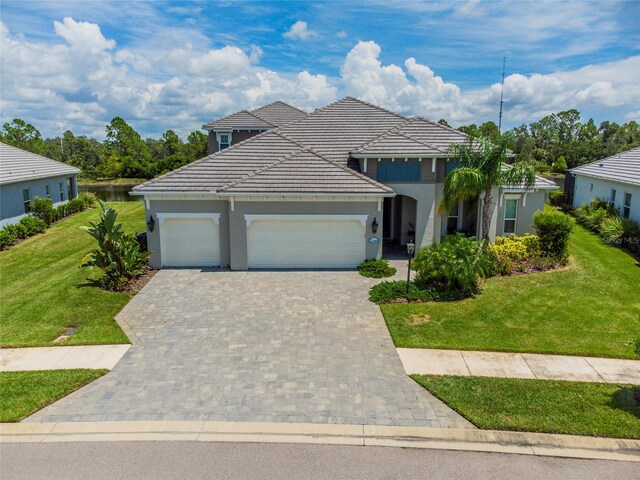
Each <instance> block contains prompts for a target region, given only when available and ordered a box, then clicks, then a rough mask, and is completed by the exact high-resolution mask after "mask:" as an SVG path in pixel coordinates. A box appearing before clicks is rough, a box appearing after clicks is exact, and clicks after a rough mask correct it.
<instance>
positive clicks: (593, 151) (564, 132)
mask: <svg viewBox="0 0 640 480" xmlns="http://www.w3.org/2000/svg"><path fill="white" fill-rule="evenodd" d="M440 123H442V124H444V125H446V124H447V123H446V121H445V120H440ZM458 130H460V131H462V132H465V133H466V134H468V135H471V136H475V137H478V136H484V137H487V138H489V139H493V140H496V139H497V138H498V137H499V136H500V131H499V130H498V126H497V125H496V124H495V123H494V122H485V123H483V124H482V125H476V124H471V125H464V126H462V127H459V128H458ZM508 133H510V134H511V138H512V143H511V145H510V149H511V151H512V152H513V153H514V154H515V155H516V157H515V160H524V161H529V162H534V163H535V165H536V169H537V170H538V171H539V172H542V173H544V172H550V171H554V172H556V173H561V172H564V171H565V170H566V169H567V168H574V167H577V166H579V165H584V164H585V163H589V162H593V161H595V160H598V159H600V158H604V157H608V156H611V155H615V154H616V153H620V152H624V151H625V150H629V149H631V148H635V147H637V146H640V126H639V125H638V123H637V122H635V121H630V122H627V123H625V124H623V125H619V124H617V123H615V122H609V121H605V122H602V123H600V125H596V124H595V122H594V121H593V119H591V118H590V119H589V120H588V121H587V122H585V123H582V122H581V121H580V112H578V110H575V109H573V110H566V111H564V112H559V113H553V114H551V115H547V116H546V117H543V118H542V119H540V120H538V121H537V122H532V123H530V124H528V125H527V124H523V125H520V126H519V127H515V128H513V129H511V130H510V131H509V132H508Z"/></svg>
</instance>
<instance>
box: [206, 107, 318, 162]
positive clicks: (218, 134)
mask: <svg viewBox="0 0 640 480" xmlns="http://www.w3.org/2000/svg"><path fill="white" fill-rule="evenodd" d="M307 115H308V113H307V112H305V111H303V110H300V109H299V108H296V107H293V106H291V105H289V104H288V103H284V102H273V103H270V104H269V105H265V106H264V107H260V108H256V109H255V110H251V111H247V110H242V111H240V112H236V113H233V114H231V115H228V116H226V117H224V118H221V119H219V120H215V121H213V122H209V123H205V124H204V125H203V126H202V128H203V129H205V130H207V131H208V132H209V154H212V153H215V152H218V151H220V150H224V149H225V148H227V147H230V146H231V145H235V144H236V143H240V142H242V141H243V140H246V139H247V138H250V137H253V136H255V135H257V134H258V133H262V132H266V131H267V130H272V129H274V128H278V127H284V126H285V125H287V124H289V123H293V122H295V121H297V120H300V119H301V118H304V117H306V116H307Z"/></svg>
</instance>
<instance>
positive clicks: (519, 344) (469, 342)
mask: <svg viewBox="0 0 640 480" xmlns="http://www.w3.org/2000/svg"><path fill="white" fill-rule="evenodd" d="M571 255H572V257H571V260H570V264H569V266H568V267H567V268H564V269H561V270H556V271H549V272H541V273H533V274H529V275H519V276H511V277H496V278H491V279H489V280H487V282H486V283H485V284H484V285H483V288H482V292H481V293H480V294H479V295H477V296H476V297H475V298H469V299H466V300H462V301H457V302H438V303H427V304H390V305H381V307H380V308H381V310H382V314H383V315H384V318H385V320H386V322H387V326H388V327H389V331H390V332H391V336H392V337H393V340H394V342H395V344H396V346H397V347H406V348H443V349H461V350H488V351H506V352H537V353H559V354H568V355H587V356H602V357H621V358H637V356H636V355H635V353H634V349H633V345H632V340H633V339H635V338H638V337H640V268H638V267H637V266H636V265H635V261H634V259H633V258H631V257H630V256H629V255H627V254H626V253H624V252H623V251H621V250H619V249H617V248H615V247H612V246H609V245H606V244H604V243H603V242H602V240H601V239H600V238H599V237H598V236H597V235H595V234H593V233H590V232H589V231H587V230H585V229H584V228H582V227H580V226H577V227H576V230H575V232H574V234H573V236H572V246H571Z"/></svg>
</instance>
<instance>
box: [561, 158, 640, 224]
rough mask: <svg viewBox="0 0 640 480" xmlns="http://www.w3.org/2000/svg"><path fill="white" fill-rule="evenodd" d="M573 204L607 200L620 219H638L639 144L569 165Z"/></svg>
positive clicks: (639, 217) (639, 191)
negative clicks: (589, 160) (622, 150)
mask: <svg viewBox="0 0 640 480" xmlns="http://www.w3.org/2000/svg"><path fill="white" fill-rule="evenodd" d="M569 173H570V174H571V176H572V177H573V192H569V194H570V195H571V193H573V197H572V198H573V201H572V204H573V206H574V207H577V206H580V205H584V204H587V203H589V202H590V201H591V200H592V199H594V198H602V199H605V200H608V201H609V202H610V203H611V205H613V206H614V207H615V208H616V209H617V210H618V211H619V212H620V215H621V216H622V217H623V218H633V219H635V220H638V221H640V147H638V148H634V149H632V150H627V151H626V152H622V153H619V154H618V155H613V156H611V157H607V158H603V159H602V160H597V161H595V162H592V163H589V164H587V165H582V166H580V167H576V168H572V169H571V170H569Z"/></svg>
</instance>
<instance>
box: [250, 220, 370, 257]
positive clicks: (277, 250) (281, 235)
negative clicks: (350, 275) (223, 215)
mask: <svg viewBox="0 0 640 480" xmlns="http://www.w3.org/2000/svg"><path fill="white" fill-rule="evenodd" d="M265 217H268V216H265ZM340 217H343V216H340V215H334V216H317V217H313V216H309V217H305V218H297V217H296V216H291V217H290V218H286V217H284V218H260V217H259V216H256V218H255V219H248V221H247V253H248V256H249V258H248V260H249V268H353V267H357V266H358V265H359V264H360V262H362V261H363V260H364V257H365V234H364V226H363V223H362V221H361V220H360V219H354V218H353V217H345V218H340Z"/></svg>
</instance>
